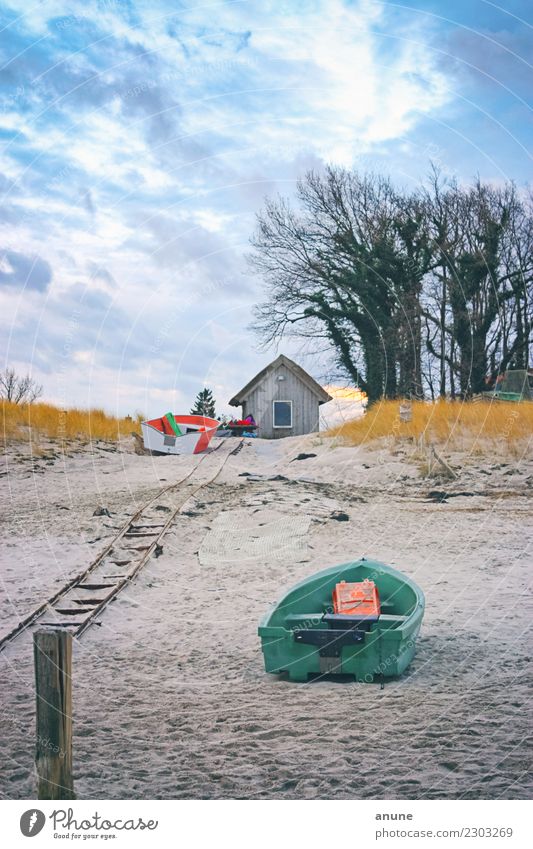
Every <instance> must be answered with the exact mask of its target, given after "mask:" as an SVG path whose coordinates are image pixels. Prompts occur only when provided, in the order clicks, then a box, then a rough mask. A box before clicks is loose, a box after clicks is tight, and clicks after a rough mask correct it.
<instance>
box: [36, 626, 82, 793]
mask: <svg viewBox="0 0 533 849" xmlns="http://www.w3.org/2000/svg"><path fill="white" fill-rule="evenodd" d="M33 656H34V662H35V694H36V697H37V746H36V752H35V766H36V769H37V781H38V786H37V798H38V799H74V798H75V796H74V785H73V781H72V634H70V633H69V632H68V631H66V630H64V629H54V630H51V629H50V630H46V631H45V630H41V631H37V632H36V633H35V634H34V637H33Z"/></svg>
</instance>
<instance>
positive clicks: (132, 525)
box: [0, 439, 242, 651]
mask: <svg viewBox="0 0 533 849" xmlns="http://www.w3.org/2000/svg"><path fill="white" fill-rule="evenodd" d="M226 441H227V439H225V440H224V441H223V442H221V443H220V445H217V447H216V448H215V449H214V451H211V452H209V454H203V455H202V458H201V460H200V461H199V462H198V463H197V464H196V465H195V466H194V468H193V469H191V471H190V472H188V474H187V475H185V477H183V478H181V480H179V481H176V482H175V483H172V484H169V485H168V486H165V487H163V488H162V489H160V490H159V492H157V493H156V494H155V495H154V496H153V497H152V498H151V499H150V500H149V501H147V502H145V504H143V505H142V507H140V508H139V509H138V510H137V511H136V512H135V513H134V514H133V516H132V517H131V518H130V519H128V521H127V522H126V523H125V524H124V525H123V526H122V527H121V528H120V530H119V532H118V533H117V534H116V535H115V536H114V537H113V539H112V540H111V542H109V543H108V545H107V546H106V547H105V548H104V549H103V551H101V552H100V554H99V555H98V557H97V558H96V559H95V560H93V562H92V563H91V564H90V565H89V566H88V567H87V568H86V569H84V570H83V572H80V573H79V574H78V575H76V576H75V577H74V578H72V579H71V580H70V581H67V583H65V584H63V586H62V587H61V588H60V589H59V590H58V591H57V592H56V593H55V594H54V595H53V596H51V598H49V599H47V600H46V601H44V602H43V603H42V604H40V605H39V606H38V607H36V608H35V609H34V610H33V611H32V612H31V613H29V614H28V616H26V617H25V618H24V619H22V620H21V621H20V622H19V623H18V625H17V626H16V627H15V628H13V630H12V631H10V632H9V633H8V634H6V636H5V637H2V638H1V639H0V651H2V649H4V648H5V646H6V645H8V644H9V643H11V642H12V641H13V640H14V639H16V637H18V636H19V635H20V634H22V633H24V632H25V631H27V630H28V629H29V628H31V627H32V625H35V624H37V623H38V620H40V619H41V617H43V616H44V615H45V614H51V615H54V614H56V615H60V616H61V617H62V618H63V619H64V620H65V619H66V621H62V622H60V621H57V622H41V624H42V625H55V626H56V627H69V628H73V631H72V633H73V635H74V636H77V637H79V636H81V635H82V634H83V633H84V632H85V631H86V630H87V628H89V627H90V625H92V624H93V622H94V621H95V619H96V617H97V616H98V615H99V614H100V613H102V611H103V610H105V608H106V607H107V605H108V604H109V603H110V602H111V601H112V600H113V599H114V598H115V597H116V596H117V595H118V593H119V592H120V591H121V590H122V589H124V587H125V586H127V585H128V584H130V583H131V581H132V580H133V579H134V578H135V576H136V575H137V573H138V572H139V571H140V569H142V567H143V566H144V565H145V564H146V563H147V562H148V560H149V559H150V557H151V556H152V554H153V553H154V552H155V551H156V549H157V547H158V546H160V544H161V540H162V539H163V537H164V535H165V533H166V532H167V531H168V529H169V528H170V526H171V525H172V523H173V522H174V520H175V519H176V516H177V515H178V514H179V513H180V511H181V510H182V509H183V507H184V506H185V504H186V503H187V502H188V501H190V499H191V498H193V497H194V496H195V495H196V493H197V492H199V491H200V490H201V489H203V488H204V487H206V486H209V485H210V484H212V483H214V481H215V480H216V479H217V478H218V476H219V475H220V473H221V472H222V470H223V468H224V466H225V464H226V461H227V460H228V458H229V457H231V456H232V455H233V454H236V453H237V452H238V451H239V450H240V448H241V447H242V440H239V443H238V445H237V446H236V447H235V448H234V449H233V450H231V451H229V452H228V453H227V454H226V455H225V456H224V460H223V462H222V464H221V465H220V466H219V468H218V469H217V471H216V473H215V474H214V475H213V476H212V477H210V478H209V480H207V481H204V482H203V483H200V484H199V485H198V486H197V487H195V489H193V491H192V492H189V493H188V494H187V495H186V497H185V498H184V499H183V500H182V501H181V502H180V504H178V506H177V507H176V508H175V509H174V510H173V512H172V514H171V515H170V517H169V518H168V519H167V521H166V522H164V523H163V524H161V525H153V524H148V525H145V524H138V520H139V519H141V517H142V516H143V514H144V513H145V512H146V511H147V510H148V509H149V508H151V507H152V506H154V505H155V503H156V502H157V501H159V500H160V499H161V497H162V496H164V495H166V494H168V493H169V492H171V491H172V490H175V489H177V488H178V487H180V486H181V485H182V484H184V483H185V482H186V481H188V480H189V479H190V478H191V477H192V476H193V475H194V474H195V472H196V471H197V470H198V468H199V466H200V465H201V464H202V463H203V461H204V460H205V459H207V457H210V456H212V455H213V454H214V453H215V452H216V451H218V450H219V449H220V448H222V446H223V445H224V444H225V442H226ZM142 528H160V530H158V531H157V532H156V533H152V532H151V531H149V530H148V531H146V532H145V531H142V530H140V529H142ZM147 537H150V538H151V542H150V543H149V545H147V546H142V547H138V548H134V547H132V546H128V550H129V551H138V552H139V553H140V552H142V555H141V556H140V557H139V559H138V560H134V559H133V558H132V559H129V560H117V559H115V560H113V561H112V562H113V563H115V564H116V565H119V566H120V565H129V564H131V565H130V568H129V570H128V571H127V573H126V574H125V575H116V576H109V578H108V579H107V580H111V578H118V579H119V580H118V581H115V582H113V583H107V582H106V583H103V582H102V581H103V580H104V579H101V580H100V582H99V583H97V584H84V581H85V579H86V578H87V577H88V576H89V575H91V574H92V573H93V572H95V571H96V570H97V569H98V567H99V566H102V565H104V564H105V560H106V557H108V556H110V555H111V554H112V553H113V550H114V549H116V547H117V544H119V543H121V542H122V541H123V540H128V541H133V540H135V539H141V540H144V539H145V538H147ZM76 589H80V590H91V591H94V592H96V593H99V592H100V593H101V592H102V590H105V589H108V590H109V592H107V593H105V594H104V595H103V596H98V598H96V599H93V598H89V599H87V600H86V601H83V600H78V599H74V601H73V603H74V604H75V605H77V607H74V608H73V609H61V607H58V606H57V605H58V603H59V604H60V603H61V601H62V599H65V598H66V596H68V594H69V593H70V592H71V591H72V590H76ZM71 616H72V617H74V616H76V617H77V620H78V621H75V620H74V619H71V620H70V621H69V617H71ZM81 617H83V621H81V622H80V621H79V619H80V618H81Z"/></svg>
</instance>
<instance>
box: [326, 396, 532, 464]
mask: <svg viewBox="0 0 533 849" xmlns="http://www.w3.org/2000/svg"><path fill="white" fill-rule="evenodd" d="M408 403H409V402H399V401H381V402H377V403H375V404H373V405H372V406H371V407H370V408H369V409H368V412H367V413H366V415H365V416H364V417H363V418H361V419H356V420H354V421H349V422H346V423H344V424H343V425H342V426H340V427H338V428H335V429H333V430H331V431H330V435H332V436H337V437H340V438H342V440H343V441H345V442H346V443H348V444H350V445H359V444H362V443H369V442H372V441H374V440H379V439H383V438H389V439H390V440H392V441H393V442H395V441H398V440H402V439H409V440H411V441H415V442H419V443H420V444H424V443H434V444H435V445H439V446H441V447H444V448H447V449H449V450H469V451H472V452H474V453H485V452H486V451H493V450H494V449H495V448H496V447H497V446H500V447H505V448H507V449H508V450H509V451H511V453H513V454H517V453H519V454H522V453H523V452H524V450H525V448H526V447H527V443H528V441H529V440H531V436H532V434H533V404H532V403H528V402H524V403H521V404H511V403H504V402H498V401H493V402H492V403H489V402H485V401H480V402H476V401H447V400H446V401H444V400H442V401H441V400H439V401H436V402H435V403H428V402H425V401H414V402H413V403H412V404H411V409H412V420H411V421H402V420H401V417H400V405H401V404H408Z"/></svg>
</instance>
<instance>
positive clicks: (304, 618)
mask: <svg viewBox="0 0 533 849" xmlns="http://www.w3.org/2000/svg"><path fill="white" fill-rule="evenodd" d="M322 615H323V614H322V613H289V615H288V616H286V617H285V625H286V626H287V627H288V628H295V627H298V626H305V625H309V624H312V625H315V624H316V625H318V624H320V622H322Z"/></svg>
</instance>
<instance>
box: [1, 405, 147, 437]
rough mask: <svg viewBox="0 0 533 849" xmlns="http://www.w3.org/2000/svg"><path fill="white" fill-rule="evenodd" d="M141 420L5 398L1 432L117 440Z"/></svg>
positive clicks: (10, 435)
mask: <svg viewBox="0 0 533 849" xmlns="http://www.w3.org/2000/svg"><path fill="white" fill-rule="evenodd" d="M140 420H141V417H140V416H138V417H137V419H135V420H132V419H130V418H122V419H119V418H115V417H114V416H109V415H107V414H106V413H105V412H104V410H77V409H72V410H62V409H60V408H59V407H55V406H53V405H52V404H14V403H12V402H9V401H2V434H3V437H4V441H6V440H20V441H26V440H30V439H31V441H32V442H38V440H39V438H48V439H54V440H55V439H57V440H59V441H64V440H70V439H80V440H82V441H86V442H90V441H92V440H95V439H103V440H106V441H110V442H115V441H116V440H117V439H118V438H119V437H120V436H127V435H129V434H130V433H131V431H132V430H134V429H138V428H137V427H136V425H137V424H138V422H139V421H140Z"/></svg>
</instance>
